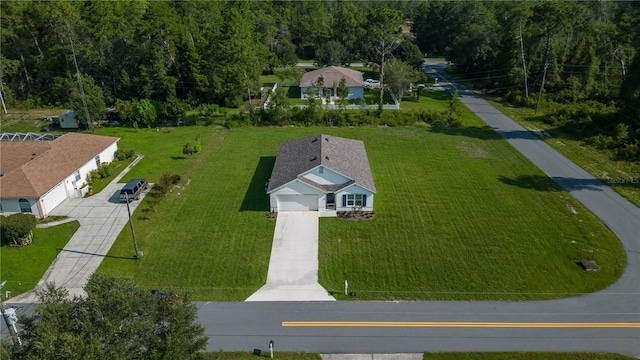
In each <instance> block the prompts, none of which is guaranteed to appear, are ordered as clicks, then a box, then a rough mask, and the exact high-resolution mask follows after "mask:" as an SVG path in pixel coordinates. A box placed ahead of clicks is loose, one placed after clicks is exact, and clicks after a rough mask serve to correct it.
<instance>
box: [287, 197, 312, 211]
mask: <svg viewBox="0 0 640 360" xmlns="http://www.w3.org/2000/svg"><path fill="white" fill-rule="evenodd" d="M309 210H318V195H280V196H278V211H309Z"/></svg>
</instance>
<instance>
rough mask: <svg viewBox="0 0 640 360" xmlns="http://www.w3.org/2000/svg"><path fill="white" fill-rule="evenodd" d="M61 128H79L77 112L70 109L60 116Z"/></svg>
mask: <svg viewBox="0 0 640 360" xmlns="http://www.w3.org/2000/svg"><path fill="white" fill-rule="evenodd" d="M58 121H59V122H60V128H61V129H77V128H79V127H80V124H78V120H76V112H75V111H73V110H69V111H67V112H66V113H64V114H62V115H60V116H58Z"/></svg>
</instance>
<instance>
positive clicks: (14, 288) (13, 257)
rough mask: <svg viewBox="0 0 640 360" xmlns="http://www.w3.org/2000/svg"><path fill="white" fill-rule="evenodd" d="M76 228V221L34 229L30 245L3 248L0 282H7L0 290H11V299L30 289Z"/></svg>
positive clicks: (0, 261) (0, 259) (0, 260)
mask: <svg viewBox="0 0 640 360" xmlns="http://www.w3.org/2000/svg"><path fill="white" fill-rule="evenodd" d="M79 226H80V224H79V223H78V222H77V221H72V222H69V223H65V224H61V225H57V226H53V227H50V228H43V229H34V230H33V236H34V240H33V243H32V244H31V245H29V246H25V247H22V248H12V247H10V246H3V247H2V249H0V279H2V280H3V281H4V280H7V284H6V285H5V286H4V287H3V288H2V291H5V290H8V291H11V296H12V297H14V296H16V295H19V294H21V293H23V292H25V291H29V290H31V289H33V288H34V287H35V286H36V284H38V281H40V278H42V275H44V273H45V271H47V269H48V268H49V265H51V263H52V262H53V260H54V259H55V258H56V256H58V253H59V251H60V249H62V248H64V247H65V245H66V244H67V242H68V241H69V239H70V238H71V236H73V234H74V233H75V232H76V230H77V229H78V227H79Z"/></svg>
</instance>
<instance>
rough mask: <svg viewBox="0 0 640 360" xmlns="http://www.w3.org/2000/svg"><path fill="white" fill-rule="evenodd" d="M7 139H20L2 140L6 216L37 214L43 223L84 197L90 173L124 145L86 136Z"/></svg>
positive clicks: (0, 191)
mask: <svg viewBox="0 0 640 360" xmlns="http://www.w3.org/2000/svg"><path fill="white" fill-rule="evenodd" d="M5 138H13V139H18V140H17V141H8V140H7V141H0V152H1V153H2V156H0V212H2V213H5V214H7V213H18V212H23V213H32V214H34V215H35V216H36V217H39V218H43V217H47V216H48V214H49V212H50V211H51V210H53V209H54V208H55V207H56V206H58V205H60V203H61V202H62V201H63V200H65V199H67V198H74V197H82V196H84V195H85V194H86V193H87V191H88V190H89V189H88V186H86V185H85V183H86V182H87V181H88V176H89V173H90V172H91V171H92V170H96V169H97V168H98V167H99V166H100V165H101V164H104V163H110V162H112V161H113V158H114V155H115V152H116V150H117V149H118V140H120V138H116V137H111V136H98V135H89V134H81V133H66V134H63V135H60V136H49V137H42V140H39V141H33V140H28V139H29V138H33V137H15V136H14V137H5V136H2V139H5ZM20 139H22V140H20ZM47 139H48V140H47ZM51 139H53V140H51Z"/></svg>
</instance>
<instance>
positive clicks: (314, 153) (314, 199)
mask: <svg viewBox="0 0 640 360" xmlns="http://www.w3.org/2000/svg"><path fill="white" fill-rule="evenodd" d="M375 192H376V187H375V185H374V184H373V176H372V175H371V169H370V168H369V160H368V158H367V152H366V150H365V148H364V143H363V142H362V141H360V140H351V139H345V138H340V137H335V136H329V135H316V136H310V137H306V138H302V139H296V140H289V141H285V142H283V143H282V144H280V149H279V150H278V157H277V158H276V162H275V165H274V166H273V172H272V173H271V179H269V185H268V187H267V194H269V199H270V204H271V205H270V206H271V211H274V212H278V211H316V210H317V211H335V210H337V211H348V210H352V209H354V208H355V209H359V210H363V211H373V198H374V194H375Z"/></svg>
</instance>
